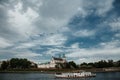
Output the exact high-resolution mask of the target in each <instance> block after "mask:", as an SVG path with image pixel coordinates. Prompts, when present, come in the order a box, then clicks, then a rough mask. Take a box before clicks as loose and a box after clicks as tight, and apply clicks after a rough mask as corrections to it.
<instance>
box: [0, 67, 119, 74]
mask: <svg viewBox="0 0 120 80" xmlns="http://www.w3.org/2000/svg"><path fill="white" fill-rule="evenodd" d="M80 70H84V71H89V72H114V71H117V72H120V67H118V68H116V67H111V68H91V69H39V68H34V69H9V70H1V71H0V73H14V72H21V73H22V72H41V73H57V72H78V71H80Z"/></svg>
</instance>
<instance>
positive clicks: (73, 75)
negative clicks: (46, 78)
mask: <svg viewBox="0 0 120 80" xmlns="http://www.w3.org/2000/svg"><path fill="white" fill-rule="evenodd" d="M95 76H96V74H94V73H91V72H85V71H80V72H75V73H56V74H55V77H56V78H83V77H95Z"/></svg>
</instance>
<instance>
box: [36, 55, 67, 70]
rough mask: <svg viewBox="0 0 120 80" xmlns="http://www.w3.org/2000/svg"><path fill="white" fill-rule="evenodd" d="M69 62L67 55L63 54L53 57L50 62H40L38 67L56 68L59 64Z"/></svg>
mask: <svg viewBox="0 0 120 80" xmlns="http://www.w3.org/2000/svg"><path fill="white" fill-rule="evenodd" d="M64 63H67V60H66V57H65V55H64V54H63V56H62V57H61V56H59V57H53V56H52V59H51V61H50V62H49V63H43V64H38V68H56V67H57V66H59V64H64Z"/></svg>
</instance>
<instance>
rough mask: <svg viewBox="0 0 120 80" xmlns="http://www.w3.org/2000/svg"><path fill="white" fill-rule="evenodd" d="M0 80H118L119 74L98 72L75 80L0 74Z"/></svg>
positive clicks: (40, 74)
mask: <svg viewBox="0 0 120 80" xmlns="http://www.w3.org/2000/svg"><path fill="white" fill-rule="evenodd" d="M0 80H120V72H99V73H96V77H92V78H76V79H56V78H55V77H54V74H46V73H39V72H36V73H34V72H33V73H32V72H30V73H0Z"/></svg>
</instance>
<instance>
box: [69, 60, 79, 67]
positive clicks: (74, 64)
mask: <svg viewBox="0 0 120 80" xmlns="http://www.w3.org/2000/svg"><path fill="white" fill-rule="evenodd" d="M69 65H70V66H71V67H72V68H78V66H77V65H76V63H75V62H74V61H70V62H69Z"/></svg>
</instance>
